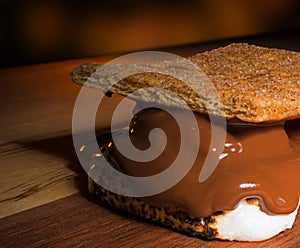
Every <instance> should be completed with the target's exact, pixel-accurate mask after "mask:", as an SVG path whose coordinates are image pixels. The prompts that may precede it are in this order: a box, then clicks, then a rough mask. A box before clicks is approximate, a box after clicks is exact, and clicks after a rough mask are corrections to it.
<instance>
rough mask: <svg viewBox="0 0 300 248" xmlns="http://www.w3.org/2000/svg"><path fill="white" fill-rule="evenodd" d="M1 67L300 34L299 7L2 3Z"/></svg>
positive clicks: (275, 2) (216, 1)
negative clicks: (277, 33)
mask: <svg viewBox="0 0 300 248" xmlns="http://www.w3.org/2000/svg"><path fill="white" fill-rule="evenodd" d="M0 8H1V10H0V11H1V17H0V31H1V36H0V49H1V50H0V56H1V66H15V65H22V64H30V63H41V62H46V61H53V60H61V59H67V58H75V57H76V58H77V57H87V56H98V55H102V54H111V53H119V52H130V51H136V50H141V49H147V50H149V49H155V48H160V47H168V46H175V45H185V44H192V43H197V42H205V41H212V40H217V39H226V38H232V37H241V36H247V35H254V34H261V33H266V32H274V31H282V30H295V29H298V28H299V27H300V21H299V18H298V13H300V11H299V10H300V8H299V1H297V0H252V1H241V0H225V1H223V0H203V1H196V0H186V1H183V0H182V1H179V0H173V1H170V0H167V1H166V0H165V1H163V0H160V1H158V0H153V1H138V0H123V1H121V0H94V1H78V0H69V1H58V0H44V1H34V0H29V1H8V0H7V1H1V3H0Z"/></svg>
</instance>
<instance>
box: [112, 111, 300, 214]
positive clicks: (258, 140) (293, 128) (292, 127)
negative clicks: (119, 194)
mask: <svg viewBox="0 0 300 248" xmlns="http://www.w3.org/2000/svg"><path fill="white" fill-rule="evenodd" d="M178 111H181V112H180V114H181V117H182V118H183V119H184V118H185V117H186V114H185V111H184V110H178ZM195 116H196V119H197V123H198V127H190V128H189V129H188V130H185V131H184V132H185V133H184V134H185V135H188V136H189V139H190V140H191V142H190V144H191V145H193V140H194V139H195V135H194V130H195V128H199V133H200V147H199V152H198V155H197V159H196V161H195V163H194V165H193V167H192V169H191V170H190V171H189V173H188V174H187V175H186V176H185V177H184V178H183V179H182V180H181V181H180V182H179V183H178V184H176V185H175V186H173V187H172V188H170V189H169V190H167V191H165V192H163V193H160V194H157V195H154V196H150V197H144V200H145V201H148V202H150V203H152V204H155V205H157V206H170V205H173V206H174V205H175V206H179V207H181V208H183V209H185V210H187V211H189V212H190V213H191V214H193V215H195V216H201V217H205V216H210V215H212V214H213V213H214V212H216V211H219V210H233V209H234V208H235V207H236V205H237V204H238V202H239V201H240V200H241V199H244V198H253V197H256V198H259V199H260V207H261V209H262V210H263V211H265V212H267V213H273V214H287V213H291V212H292V211H294V210H295V209H296V207H297V205H298V201H299V188H300V187H299V186H300V180H299V178H300V121H299V120H295V121H289V122H286V123H285V124H284V123H277V124H272V125H252V126H251V125H244V124H245V123H242V124H243V125H238V122H234V124H233V123H230V122H228V125H227V137H226V142H225V145H224V150H223V153H222V154H221V155H218V154H216V156H218V158H219V163H218V166H217V168H216V169H215V170H214V172H213V173H212V174H211V175H210V177H209V178H208V179H207V180H205V181H204V182H201V183H200V182H199V180H198V178H199V174H200V172H201V169H202V165H203V163H204V160H205V158H206V156H207V153H208V152H214V151H213V150H212V151H209V147H210V140H211V125H216V128H219V129H221V128H224V127H221V126H218V124H214V123H212V124H210V122H209V120H208V119H207V118H205V117H203V116H201V115H199V114H195ZM187 121H188V120H187ZM153 128H161V129H162V130H164V132H165V134H166V136H167V145H166V147H165V149H164V151H163V153H162V154H161V155H160V156H159V157H157V158H156V159H154V160H153V161H150V162H143V163H141V162H138V161H132V160H129V159H127V158H126V157H124V156H123V155H122V154H120V153H119V152H118V151H117V149H116V148H115V147H114V146H112V153H113V156H115V158H116V159H117V161H118V163H119V165H120V168H121V170H122V171H123V172H124V173H127V174H129V175H133V176H150V175H154V174H156V173H159V172H161V171H163V170H165V169H166V168H167V167H168V166H170V165H171V164H172V162H173V161H174V159H175V158H176V156H177V153H178V151H179V149H180V130H179V127H178V124H177V123H176V121H175V120H174V119H173V117H172V116H170V115H169V114H168V113H166V112H164V111H161V110H157V109H149V110H144V111H140V112H139V113H138V114H137V115H136V116H135V118H133V121H132V124H131V127H130V130H131V131H130V138H131V141H132V143H133V144H134V145H135V146H136V147H137V148H139V149H147V148H148V147H149V145H150V143H149V140H148V134H149V132H150V131H151V130H152V129H153ZM119 139H122V136H121V137H119ZM152 145H154V146H158V147H159V137H158V139H157V140H156V141H154V142H153V143H152ZM183 149H189V147H184V148H183Z"/></svg>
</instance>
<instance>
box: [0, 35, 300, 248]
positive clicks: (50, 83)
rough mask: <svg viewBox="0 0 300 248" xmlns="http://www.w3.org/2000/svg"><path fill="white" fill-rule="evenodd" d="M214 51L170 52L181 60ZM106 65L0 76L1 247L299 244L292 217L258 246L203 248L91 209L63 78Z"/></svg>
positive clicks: (71, 88)
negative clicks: (78, 70) (284, 227)
mask: <svg viewBox="0 0 300 248" xmlns="http://www.w3.org/2000/svg"><path fill="white" fill-rule="evenodd" d="M255 39H257V38H255ZM281 40H284V39H283V38H281ZM257 41H258V42H257V43H258V44H259V41H263V42H268V39H267V38H265V40H263V39H258V40H257ZM269 41H270V44H272V42H274V40H271V39H269ZM279 41H280V40H279ZM221 43H224V42H221ZM221 43H220V44H221ZM226 43H229V41H226ZM220 44H219V43H214V44H202V45H201V44H200V45H195V46H190V47H189V48H179V49H177V50H176V51H177V52H178V53H179V54H184V55H186V54H191V53H194V52H195V51H196V50H199V51H201V50H205V49H207V48H211V47H216V46H218V45H220ZM282 44H283V43H282ZM284 44H285V43H284ZM287 44H288V43H287ZM293 44H296V43H293ZM298 44H299V43H298ZM287 48H289V47H287ZM171 50H172V49H171ZM111 58H112V57H101V58H95V59H78V60H69V61H62V62H55V63H47V64H41V65H33V66H25V67H19V68H9V69H1V70H0V82H1V98H0V103H1V104H0V113H1V122H0V142H1V143H0V156H1V159H0V217H1V219H0V231H1V232H0V233H1V234H0V246H1V247H270V246H272V247H275V246H277V247H278V246H280V247H294V245H296V244H298V243H300V237H299V236H300V219H299V216H298V219H297V221H296V224H295V226H294V228H293V229H292V230H288V231H286V232H284V233H283V234H280V235H278V236H277V237H275V238H273V239H270V240H267V241H264V242H258V243H255V244H254V243H241V242H224V241H205V240H201V239H197V238H192V237H187V236H185V235H183V234H180V233H177V232H174V231H171V230H169V229H166V228H163V227H160V226H156V225H154V224H152V223H148V222H144V221H142V220H141V219H139V218H134V217H131V216H127V215H125V214H123V213H119V212H116V211H111V210H110V209H108V208H107V207H105V206H103V205H101V204H99V203H97V202H96V201H95V199H94V198H92V197H91V196H90V195H89V194H88V192H87V182H86V181H87V180H86V175H85V172H84V171H83V169H82V168H81V166H80V164H79V162H78V160H77V157H76V154H75V152H74V148H73V143H72V133H71V124H72V111H73V106H74V102H75V99H76V96H77V94H78V92H79V90H80V87H79V86H77V85H75V84H73V83H72V82H71V80H70V78H69V72H70V71H71V70H72V68H73V67H75V66H77V65H78V64H81V63H84V62H91V61H94V62H98V63H104V62H106V61H108V60H110V59H111ZM118 100H119V98H118V97H116V96H113V97H112V98H109V99H105V100H104V106H106V107H105V109H104V113H105V114H103V115H102V116H101V118H99V119H98V118H97V128H99V129H101V128H105V127H107V126H108V125H109V116H110V114H111V108H112V107H111V106H112V104H114V103H116V102H117V101H118Z"/></svg>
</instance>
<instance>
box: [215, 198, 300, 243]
mask: <svg viewBox="0 0 300 248" xmlns="http://www.w3.org/2000/svg"><path fill="white" fill-rule="evenodd" d="M299 204H300V200H299ZM299 204H298V207H297V208H296V209H295V211H294V212H292V213H290V214H276V215H269V214H267V213H265V212H263V211H261V210H260V207H259V206H258V205H255V204H250V203H248V202H247V201H246V200H241V201H240V202H239V204H238V206H237V208H236V209H234V210H232V211H228V212H226V214H224V215H220V216H217V218H216V223H215V227H216V229H217V230H218V234H219V236H218V238H219V239H224V240H237V241H262V240H266V239H269V238H271V237H274V236H275V235H277V234H279V233H280V232H282V231H284V230H286V229H290V228H292V226H293V223H294V222H295V219H296V215H297V213H298V208H299Z"/></svg>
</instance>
